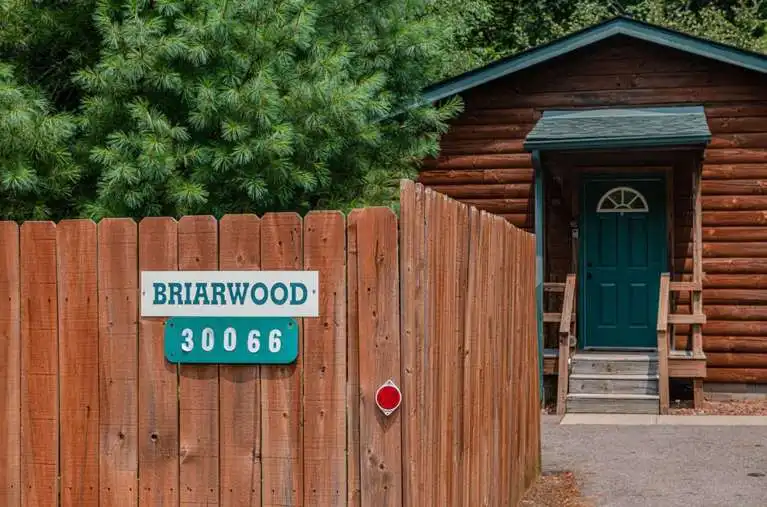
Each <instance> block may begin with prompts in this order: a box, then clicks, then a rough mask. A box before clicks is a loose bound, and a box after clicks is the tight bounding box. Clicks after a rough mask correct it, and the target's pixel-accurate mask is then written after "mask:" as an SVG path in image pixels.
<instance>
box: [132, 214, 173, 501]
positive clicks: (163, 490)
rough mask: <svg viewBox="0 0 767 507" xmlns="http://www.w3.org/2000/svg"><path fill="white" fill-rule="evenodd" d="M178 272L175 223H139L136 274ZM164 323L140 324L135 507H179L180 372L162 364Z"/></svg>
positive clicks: (149, 220)
mask: <svg viewBox="0 0 767 507" xmlns="http://www.w3.org/2000/svg"><path fill="white" fill-rule="evenodd" d="M177 269H178V224H177V222H176V221H175V220H173V219H172V218H145V219H143V220H142V221H141V223H139V270H140V271H150V270H167V271H174V270H177ZM164 320H165V319H162V318H142V319H140V320H139V371H140V372H141V375H140V377H139V383H138V386H139V401H138V404H139V412H138V413H139V432H138V454H139V477H140V480H141V482H140V485H139V486H140V491H139V506H140V507H154V506H156V505H168V506H177V505H178V503H179V470H178V468H179V464H178V458H179V452H178V369H177V368H176V365H175V364H171V363H168V362H167V361H166V360H165V352H164V349H163V341H164V338H163V328H164V325H163V322H164Z"/></svg>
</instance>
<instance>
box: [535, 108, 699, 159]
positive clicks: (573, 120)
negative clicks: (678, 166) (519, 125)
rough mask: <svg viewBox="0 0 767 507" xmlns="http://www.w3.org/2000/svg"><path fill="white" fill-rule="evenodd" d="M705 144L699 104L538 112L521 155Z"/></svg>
mask: <svg viewBox="0 0 767 507" xmlns="http://www.w3.org/2000/svg"><path fill="white" fill-rule="evenodd" d="M710 140H711V131H710V130H709V128H708V122H707V121H706V113H705V111H704V109H703V106H679V107H653V108H603V109H589V110H567V111H544V113H543V115H542V116H541V118H540V120H538V123H536V125H535V127H533V129H532V130H531V131H530V133H529V134H528V135H527V138H526V139H525V143H524V147H525V149H526V150H527V151H548V150H558V151H564V150H594V149H620V148H651V147H653V148H654V147H663V146H700V147H704V146H705V145H707V144H708V142H709V141H710Z"/></svg>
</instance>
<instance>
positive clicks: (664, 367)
mask: <svg viewBox="0 0 767 507" xmlns="http://www.w3.org/2000/svg"><path fill="white" fill-rule="evenodd" d="M675 292H690V301H691V303H692V308H691V312H690V313H689V314H682V313H671V312H670V306H671V303H672V294H673V293H675ZM702 292H703V284H702V283H700V282H696V281H692V282H672V281H671V275H670V274H669V273H663V274H662V275H661V277H660V293H659V295H658V296H659V297H658V327H657V331H658V376H659V379H658V391H659V395H660V412H661V414H666V413H668V408H669V392H668V379H669V377H670V376H672V374H671V372H670V371H669V359H671V358H673V359H674V360H682V361H690V360H691V361H694V362H702V363H703V367H704V368H705V359H706V355H705V354H704V353H703V331H702V326H703V324H705V323H706V315H705V314H704V313H703V297H702ZM677 324H688V325H690V326H691V328H692V350H691V351H690V352H691V354H690V353H689V352H686V353H685V351H677V350H675V349H676V345H675V334H676V333H675V327H674V326H675V325H677ZM678 352H682V353H681V354H680V353H678ZM678 376H686V375H678ZM691 376H692V375H691ZM693 383H694V389H693V396H694V401H693V403H694V405H695V407H698V406H700V402H701V398H702V393H701V383H702V380H701V378H700V377H699V376H697V377H696V378H694V379H693Z"/></svg>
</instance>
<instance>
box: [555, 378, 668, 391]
mask: <svg viewBox="0 0 767 507" xmlns="http://www.w3.org/2000/svg"><path fill="white" fill-rule="evenodd" d="M570 392H571V393H583V394H611V393H612V394H619V393H623V394H658V375H646V374H645V375H619V374H609V373H608V374H598V373H591V374H575V375H571V376H570Z"/></svg>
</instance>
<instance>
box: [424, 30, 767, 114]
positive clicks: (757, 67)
mask: <svg viewBox="0 0 767 507" xmlns="http://www.w3.org/2000/svg"><path fill="white" fill-rule="evenodd" d="M618 35H624V36H628V37H633V38H635V39H640V40H643V41H646V42H651V43H655V44H659V45H661V46H665V47H667V48H672V49H677V50H680V51H685V52H687V53H691V54H694V55H698V56H703V57H706V58H711V59H712V60H717V61H720V62H724V63H728V64H731V65H735V66H738V67H743V68H745V69H750V70H753V71H756V72H761V73H767V55H763V54H761V53H755V52H752V51H746V50H743V49H739V48H735V47H733V46H728V45H725V44H720V43H718V42H713V41H710V40H708V39H703V38H700V37H693V36H691V35H687V34H684V33H681V32H677V31H674V30H669V29H668V28H663V27H660V26H656V25H651V24H649V23H644V22H642V21H637V20H635V19H631V18H626V17H617V18H613V19H610V20H608V21H605V22H602V23H599V24H596V25H593V26H591V27H589V28H586V29H584V30H581V31H579V32H575V33H572V34H570V35H568V36H566V37H562V38H561V39H557V40H555V41H553V42H551V43H549V44H545V45H542V46H538V47H535V48H532V49H529V50H527V51H523V52H521V53H518V54H516V55H512V56H510V57H507V58H504V59H501V60H498V61H496V62H493V63H491V64H489V65H487V66H485V67H481V68H479V69H476V70H473V71H470V72H467V73H465V74H461V75H459V76H456V77H454V78H451V79H448V80H446V81H443V82H441V83H437V84H435V85H432V86H430V87H428V88H426V89H425V90H424V91H423V94H422V96H423V99H424V101H425V102H427V103H428V102H435V101H438V100H442V99H444V98H447V97H450V96H453V95H456V94H458V93H461V92H463V91H466V90H468V89H471V88H474V87H476V86H480V85H482V84H485V83H488V82H490V81H493V80H495V79H498V78H501V77H504V76H508V75H509V74H513V73H514V72H518V71H520V70H523V69H527V68H528V67H532V66H533V65H538V64H539V63H543V62H545V61H547V60H550V59H552V58H556V57H558V56H562V55H565V54H567V53H570V52H572V51H575V50H577V49H580V48H583V47H585V46H589V45H591V44H594V43H597V42H600V41H603V40H605V39H608V38H610V37H614V36H618Z"/></svg>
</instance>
